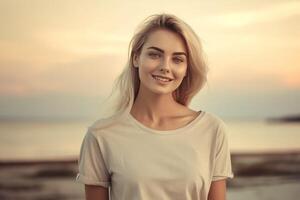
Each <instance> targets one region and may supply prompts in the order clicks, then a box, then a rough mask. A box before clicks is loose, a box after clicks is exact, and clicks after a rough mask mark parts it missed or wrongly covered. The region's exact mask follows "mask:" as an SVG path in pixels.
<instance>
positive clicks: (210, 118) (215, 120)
mask: <svg viewBox="0 0 300 200" xmlns="http://www.w3.org/2000/svg"><path fill="white" fill-rule="evenodd" d="M205 118H206V122H207V123H208V124H209V125H211V126H215V127H217V128H220V127H223V126H225V122H224V120H223V119H222V118H221V117H220V116H218V115H216V114H214V113H211V112H207V111H205Z"/></svg>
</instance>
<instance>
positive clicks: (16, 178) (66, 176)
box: [0, 151, 300, 200]
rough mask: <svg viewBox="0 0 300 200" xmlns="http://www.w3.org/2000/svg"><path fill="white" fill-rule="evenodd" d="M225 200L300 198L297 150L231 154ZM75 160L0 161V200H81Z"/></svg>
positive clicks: (299, 168)
mask: <svg viewBox="0 0 300 200" xmlns="http://www.w3.org/2000/svg"><path fill="white" fill-rule="evenodd" d="M232 163H233V171H234V174H235V177H234V179H231V180H229V181H228V192H227V199H229V200H237V199H244V200H247V199H256V200H260V199H261V200H265V199H272V200H277V199H285V200H294V199H297V197H298V196H299V195H300V191H299V188H300V151H291V152H277V153H274V152H273V153H233V154H232ZM76 173H77V160H76V158H70V159H65V160H52V161H48V160H44V161H42V160H39V161H0V199H1V200H19V199H22V200H27V199H28V200H29V199H30V200H42V199H43V200H52V199H53V200H54V199H55V200H60V199H64V200H67V199H73V200H77V199H78V200H83V199H84V189H83V185H81V184H79V183H76V182H75V176H76Z"/></svg>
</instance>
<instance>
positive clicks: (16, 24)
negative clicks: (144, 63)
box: [0, 0, 300, 119]
mask: <svg viewBox="0 0 300 200" xmlns="http://www.w3.org/2000/svg"><path fill="white" fill-rule="evenodd" d="M162 12H165V13H171V14H175V15H176V16H178V17H179V18H181V19H183V20H184V21H185V22H186V23H188V24H189V25H190V26H191V27H192V28H193V29H194V31H195V32H196V33H197V35H198V36H199V37H200V39H201V42H202V45H203V48H204V51H205V55H206V58H207V61H208V66H209V74H208V83H207V85H206V86H205V87H204V88H203V90H201V91H200V92H199V94H198V95H197V96H195V98H194V99H193V101H192V104H191V108H194V109H198V110H200V109H201V110H206V111H209V112H213V113H216V114H218V115H220V116H222V117H227V118H266V117H278V116H283V115H291V114H300V105H299V102H300V53H299V52H300V40H299V38H300V1H287V0H285V1H284V0H264V1H261V0H243V1H238V0H232V1H225V0H223V1H221V0H217V1H208V0H207V1H199V0H190V1H177V0H172V1H162V0H159V1H158V0H152V1H144V0H132V1H128V2H125V1H115V0H110V1H108V0H106V1H100V0H97V1H96V0H85V1H83V0H81V1H79V0H1V1H0V23H1V27H0V29H1V30H0V118H57V119H58V118H80V119H85V118H93V117H95V116H97V115H98V114H99V112H98V111H99V109H100V110H101V105H102V101H103V99H104V98H105V97H107V96H108V95H109V92H110V90H111V89H112V84H113V81H114V80H115V78H116V77H117V76H118V74H119V73H120V72H121V71H122V69H123V67H124V65H125V63H126V61H127V60H126V59H127V53H128V52H127V50H128V45H129V41H130V39H131V37H132V36H133V34H134V31H135V29H136V27H137V25H138V24H139V23H140V22H141V21H142V20H144V19H145V18H146V17H148V16H149V15H152V14H156V13H162Z"/></svg>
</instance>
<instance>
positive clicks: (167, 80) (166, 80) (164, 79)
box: [152, 75, 172, 83]
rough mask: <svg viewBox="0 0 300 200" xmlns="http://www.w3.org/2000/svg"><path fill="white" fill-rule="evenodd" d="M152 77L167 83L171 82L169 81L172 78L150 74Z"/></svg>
mask: <svg viewBox="0 0 300 200" xmlns="http://www.w3.org/2000/svg"><path fill="white" fill-rule="evenodd" d="M152 77H153V78H154V79H155V80H158V81H161V82H166V83H168V82H171V81H172V79H169V78H162V77H160V76H155V75H152Z"/></svg>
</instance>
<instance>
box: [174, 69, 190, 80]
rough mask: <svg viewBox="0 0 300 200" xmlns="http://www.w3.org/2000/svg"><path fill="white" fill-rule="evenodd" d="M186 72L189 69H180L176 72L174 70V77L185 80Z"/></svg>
mask: <svg viewBox="0 0 300 200" xmlns="http://www.w3.org/2000/svg"><path fill="white" fill-rule="evenodd" d="M186 70H187V67H185V66H181V67H178V68H177V69H176V70H174V75H175V76H176V77H177V78H183V77H184V75H185V73H186Z"/></svg>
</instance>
